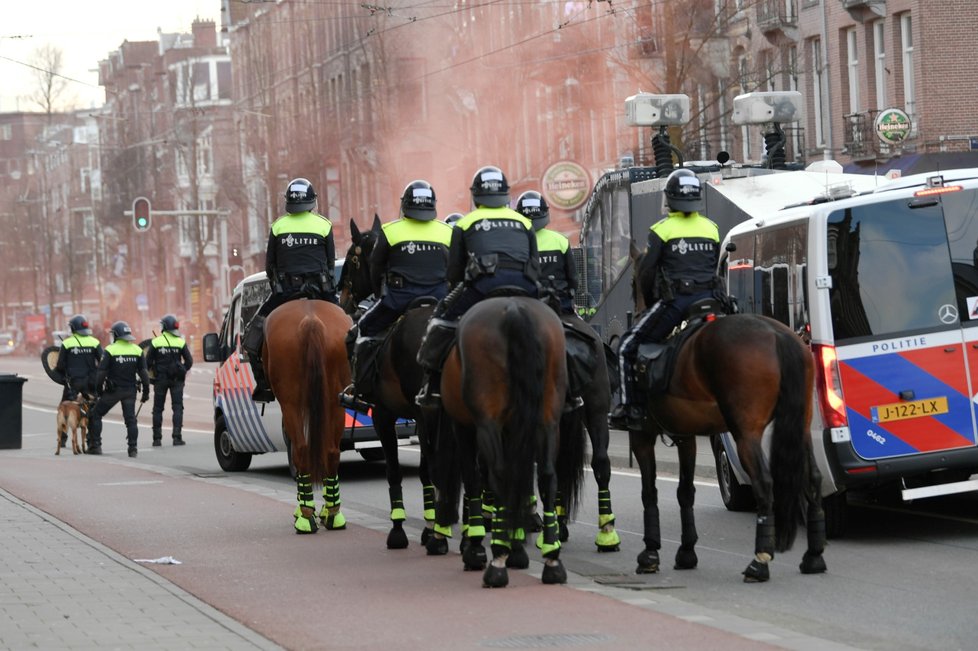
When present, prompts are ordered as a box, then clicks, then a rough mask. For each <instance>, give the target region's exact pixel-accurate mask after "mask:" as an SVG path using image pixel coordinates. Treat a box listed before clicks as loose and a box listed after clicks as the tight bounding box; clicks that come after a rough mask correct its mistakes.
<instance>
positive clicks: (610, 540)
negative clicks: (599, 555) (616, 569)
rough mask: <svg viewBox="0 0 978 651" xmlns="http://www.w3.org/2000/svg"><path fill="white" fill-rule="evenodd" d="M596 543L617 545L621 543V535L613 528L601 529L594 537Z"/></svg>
mask: <svg viewBox="0 0 978 651" xmlns="http://www.w3.org/2000/svg"><path fill="white" fill-rule="evenodd" d="M594 544H595V545H597V546H598V547H617V546H618V545H620V544H621V536H619V535H618V532H617V531H615V530H614V529H612V530H611V531H599V532H598V535H597V536H595V537H594Z"/></svg>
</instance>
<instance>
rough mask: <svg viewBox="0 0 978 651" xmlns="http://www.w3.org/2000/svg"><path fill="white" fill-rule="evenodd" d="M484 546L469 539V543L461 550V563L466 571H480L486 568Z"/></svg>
mask: <svg viewBox="0 0 978 651" xmlns="http://www.w3.org/2000/svg"><path fill="white" fill-rule="evenodd" d="M486 558H487V557H486V548H485V547H483V546H482V543H478V542H475V541H469V545H468V546H467V547H466V548H465V551H464V552H462V563H463V565H464V566H465V571H466V572H481V571H482V570H484V569H486Z"/></svg>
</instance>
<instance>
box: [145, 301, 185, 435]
mask: <svg viewBox="0 0 978 651" xmlns="http://www.w3.org/2000/svg"><path fill="white" fill-rule="evenodd" d="M160 330H161V331H162V332H161V333H160V334H159V336H156V337H153V339H152V340H150V344H149V348H148V350H147V351H146V366H147V368H148V370H150V371H152V372H153V376H154V377H153V447H158V446H160V445H162V444H163V406H164V405H165V404H166V394H167V392H169V393H170V407H171V408H172V409H173V435H172V436H173V445H184V440H183V432H182V430H183V388H184V384H185V382H186V380H187V371H189V370H190V367H191V366H193V365H194V358H193V355H191V354H190V348H189V347H188V346H187V342H186V340H184V338H183V337H182V336H180V322H179V321H177V317H175V316H173V315H172V314H167V315H166V316H164V317H163V318H162V319H160Z"/></svg>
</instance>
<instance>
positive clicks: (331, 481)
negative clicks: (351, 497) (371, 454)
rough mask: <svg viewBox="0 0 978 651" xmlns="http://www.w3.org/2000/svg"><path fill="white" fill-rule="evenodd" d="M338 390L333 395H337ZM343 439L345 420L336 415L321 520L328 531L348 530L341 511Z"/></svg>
mask: <svg viewBox="0 0 978 651" xmlns="http://www.w3.org/2000/svg"><path fill="white" fill-rule="evenodd" d="M336 393H338V390H337V391H335V392H333V393H332V394H331V395H336ZM342 437H343V419H342V416H341V415H336V416H335V417H334V418H333V419H332V422H331V423H330V425H329V436H328V439H327V442H326V449H325V451H324V452H323V454H324V455H325V466H326V476H325V477H324V478H323V508H322V509H321V510H320V511H319V520H320V522H322V523H323V526H324V527H326V529H328V530H331V531H338V530H341V529H346V516H345V515H343V512H342V511H341V510H340V505H341V504H342V502H341V501H340V439H341V438H342Z"/></svg>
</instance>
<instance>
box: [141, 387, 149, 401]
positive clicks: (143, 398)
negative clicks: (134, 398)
mask: <svg viewBox="0 0 978 651" xmlns="http://www.w3.org/2000/svg"><path fill="white" fill-rule="evenodd" d="M148 400H149V390H148V389H146V390H144V391H143V397H142V398H141V399H140V401H139V402H147V401H148Z"/></svg>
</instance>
